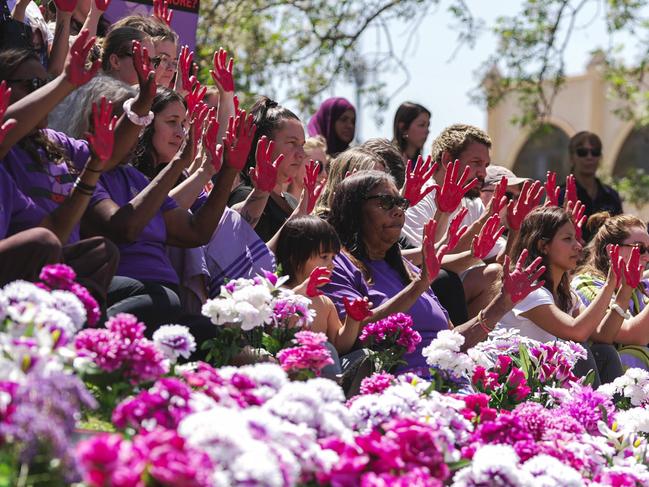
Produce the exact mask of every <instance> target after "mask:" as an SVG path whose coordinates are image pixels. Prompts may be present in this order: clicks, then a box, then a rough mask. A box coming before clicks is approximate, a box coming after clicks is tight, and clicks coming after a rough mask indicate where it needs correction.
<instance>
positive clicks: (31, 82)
mask: <svg viewBox="0 0 649 487" xmlns="http://www.w3.org/2000/svg"><path fill="white" fill-rule="evenodd" d="M49 82H50V80H49V79H47V78H38V77H36V78H31V79H27V78H25V79H8V80H7V83H15V84H22V86H23V88H25V90H27V91H28V92H30V93H31V92H32V91H36V90H37V89H39V88H42V87H43V86H45V85H46V84H47V83H49Z"/></svg>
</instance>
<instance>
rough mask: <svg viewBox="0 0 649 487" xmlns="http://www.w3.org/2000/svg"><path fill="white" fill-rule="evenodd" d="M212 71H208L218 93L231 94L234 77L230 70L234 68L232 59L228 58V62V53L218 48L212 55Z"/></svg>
mask: <svg viewBox="0 0 649 487" xmlns="http://www.w3.org/2000/svg"><path fill="white" fill-rule="evenodd" d="M213 64H214V69H213V70H211V71H210V74H211V75H212V79H213V80H214V83H216V86H217V87H218V88H219V91H222V92H233V91H234V76H233V74H232V68H233V66H234V59H233V58H230V60H228V51H226V50H225V49H223V48H222V47H220V48H219V50H218V51H217V52H215V53H214V59H213Z"/></svg>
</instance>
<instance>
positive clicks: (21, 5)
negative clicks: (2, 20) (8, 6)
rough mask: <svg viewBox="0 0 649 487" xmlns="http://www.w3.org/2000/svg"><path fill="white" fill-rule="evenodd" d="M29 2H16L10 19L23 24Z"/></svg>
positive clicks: (29, 0)
mask: <svg viewBox="0 0 649 487" xmlns="http://www.w3.org/2000/svg"><path fill="white" fill-rule="evenodd" d="M29 2H31V0H18V2H16V5H14V9H13V10H12V11H11V17H12V18H13V19H14V20H17V21H18V22H23V23H24V22H25V12H26V11H27V6H28V5H29Z"/></svg>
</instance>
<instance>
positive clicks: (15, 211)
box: [0, 166, 47, 239]
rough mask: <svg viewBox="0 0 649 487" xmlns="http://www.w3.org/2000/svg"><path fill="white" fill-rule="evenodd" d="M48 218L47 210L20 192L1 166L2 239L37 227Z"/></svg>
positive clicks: (0, 223) (0, 236)
mask: <svg viewBox="0 0 649 487" xmlns="http://www.w3.org/2000/svg"><path fill="white" fill-rule="evenodd" d="M46 216H47V213H46V212H45V210H43V209H41V208H39V207H38V206H36V204H35V203H34V201H33V200H32V199H31V198H30V197H28V196H26V195H25V194H24V193H23V192H22V191H20V190H19V189H18V187H17V186H16V183H15V182H14V180H13V179H12V177H11V176H10V175H9V173H7V171H5V170H4V168H3V167H2V166H0V239H2V238H5V237H6V236H7V235H12V234H14V233H18V232H21V231H23V230H26V229H28V228H33V227H36V226H38V225H39V224H40V222H41V221H42V220H43V218H45V217H46Z"/></svg>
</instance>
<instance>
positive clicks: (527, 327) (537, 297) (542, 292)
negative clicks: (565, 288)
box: [498, 287, 557, 342]
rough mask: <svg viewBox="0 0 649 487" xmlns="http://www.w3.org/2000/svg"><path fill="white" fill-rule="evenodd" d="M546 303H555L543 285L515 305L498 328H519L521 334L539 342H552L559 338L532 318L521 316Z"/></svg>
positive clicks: (501, 320) (502, 319)
mask: <svg viewBox="0 0 649 487" xmlns="http://www.w3.org/2000/svg"><path fill="white" fill-rule="evenodd" d="M544 304H554V298H553V297H552V293H551V292H550V291H548V290H547V289H545V288H544V287H541V288H539V289H536V290H535V291H532V292H531V293H530V294H528V295H527V296H526V297H525V298H524V299H523V300H522V301H519V302H518V303H516V304H515V305H514V308H513V309H512V310H511V311H510V312H508V313H507V314H506V315H505V316H503V317H502V318H501V319H500V322H499V323H498V328H517V329H518V330H519V332H520V334H521V336H525V337H528V338H531V339H533V340H538V341H539V342H551V341H554V340H556V339H557V337H555V336H554V335H552V334H550V333H548V332H547V331H545V330H544V329H543V328H541V327H540V326H538V325H536V324H535V323H534V322H533V321H532V320H530V319H528V318H525V317H524V316H521V314H522V313H525V312H526V311H529V310H531V309H534V308H536V307H538V306H541V305H544Z"/></svg>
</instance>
